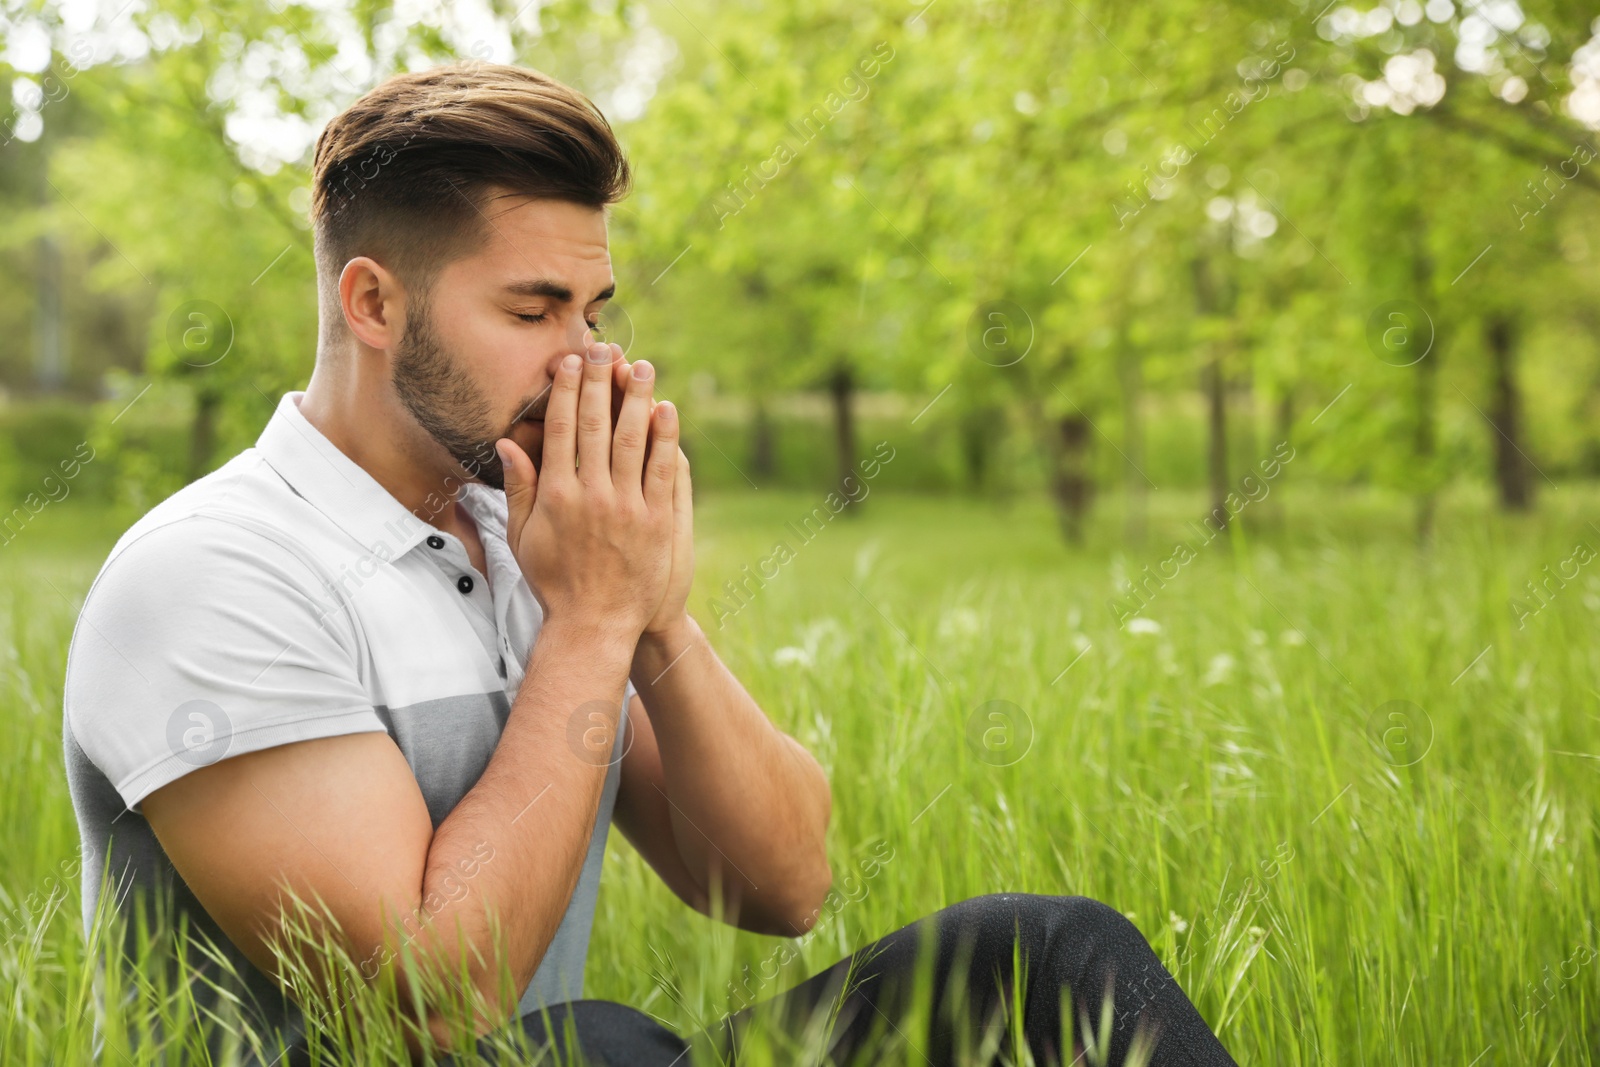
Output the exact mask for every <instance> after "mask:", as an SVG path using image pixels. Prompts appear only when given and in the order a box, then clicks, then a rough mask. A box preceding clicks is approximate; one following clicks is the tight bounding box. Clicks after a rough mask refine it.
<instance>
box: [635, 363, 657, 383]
mask: <svg viewBox="0 0 1600 1067" xmlns="http://www.w3.org/2000/svg"><path fill="white" fill-rule="evenodd" d="M654 373H655V370H654V369H653V368H652V367H651V366H650V361H649V360H644V359H641V360H639V361H638V362H637V363H635V364H634V365H633V376H634V377H635V378H637V379H638V380H639V381H641V382H643V381H648V380H649V378H650V375H652V374H654Z"/></svg>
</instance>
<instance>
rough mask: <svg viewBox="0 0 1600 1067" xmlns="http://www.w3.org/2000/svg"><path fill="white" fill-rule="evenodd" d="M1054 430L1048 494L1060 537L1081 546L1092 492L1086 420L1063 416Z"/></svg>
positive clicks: (1074, 413)
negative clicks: (1057, 522)
mask: <svg viewBox="0 0 1600 1067" xmlns="http://www.w3.org/2000/svg"><path fill="white" fill-rule="evenodd" d="M1054 430H1055V435H1054V436H1055V442H1054V446H1053V447H1052V448H1051V450H1050V454H1051V459H1052V463H1051V476H1050V490H1051V494H1052V495H1053V496H1054V497H1055V502H1056V515H1057V517H1058V519H1059V520H1060V522H1061V534H1062V536H1063V537H1065V538H1066V539H1067V540H1068V541H1069V542H1071V543H1072V544H1075V545H1079V544H1082V543H1083V526H1084V520H1085V519H1086V518H1087V517H1088V514H1089V497H1090V493H1091V490H1092V488H1093V486H1092V483H1091V481H1090V478H1089V419H1088V418H1087V417H1086V416H1085V415H1083V414H1082V413H1080V412H1078V411H1076V410H1074V411H1072V412H1070V413H1068V414H1065V415H1062V416H1061V417H1060V419H1058V420H1057V421H1056V424H1055V427H1054Z"/></svg>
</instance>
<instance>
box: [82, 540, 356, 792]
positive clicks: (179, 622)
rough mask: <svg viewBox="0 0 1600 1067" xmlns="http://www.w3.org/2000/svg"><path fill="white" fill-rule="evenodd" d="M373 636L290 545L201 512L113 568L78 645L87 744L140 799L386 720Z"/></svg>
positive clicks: (88, 605) (87, 606)
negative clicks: (367, 642)
mask: <svg viewBox="0 0 1600 1067" xmlns="http://www.w3.org/2000/svg"><path fill="white" fill-rule="evenodd" d="M360 663H361V655H360V644H359V638H358V635H357V633H356V631H355V628H354V625H353V624H352V622H351V620H350V617H349V615H348V613H347V612H346V610H345V608H344V607H343V605H342V602H341V601H340V600H339V598H338V597H337V596H336V594H335V592H334V590H333V588H332V586H331V585H329V584H328V583H326V582H324V581H323V580H321V579H320V578H319V577H318V576H317V574H316V573H315V571H314V570H313V569H312V567H311V566H310V565H309V564H307V563H306V562H305V561H304V560H303V559H302V558H301V557H300V556H299V555H297V554H296V553H295V552H293V551H291V550H290V549H289V548H287V547H285V546H284V545H282V544H279V543H278V542H277V541H276V540H274V539H272V538H271V537H268V536H267V535H265V534H263V533H260V532H257V531H255V530H252V529H249V528H247V527H244V526H240V525H237V524H234V523H231V522H228V521H225V520H222V519H218V518H214V517H209V516H189V517H187V518H183V519H179V520H177V521H176V522H172V523H169V524H167V525H165V526H161V527H157V528H156V529H154V530H151V531H149V532H148V533H144V534H142V535H140V536H139V537H138V538H137V539H136V540H134V541H133V542H131V543H130V544H128V545H127V546H126V547H125V548H123V549H122V550H121V551H120V552H117V553H115V554H114V555H113V557H112V558H111V560H110V561H108V562H107V564H106V566H105V567H104V568H102V570H101V572H100V575H99V577H98V578H97V579H96V580H95V583H94V585H93V586H92V587H91V588H90V591H89V594H88V597H87V598H86V600H85V603H84V606H83V610H82V611H81V612H80V613H79V616H78V622H77V627H76V629H75V630H74V632H73V637H72V645H71V648H70V650H69V652H68V656H67V677H66V687H65V709H64V710H65V714H66V718H67V724H68V726H69V728H70V729H71V730H72V732H73V735H74V736H75V738H76V739H77V742H78V745H79V747H81V748H82V749H83V750H84V752H85V753H86V754H87V755H88V756H89V758H90V760H91V761H92V762H93V763H94V764H95V766H97V767H98V768H99V769H100V771H101V772H102V773H103V774H104V775H105V776H106V777H107V778H108V779H109V780H110V781H111V783H112V785H114V786H115V787H116V790H117V792H118V793H119V794H120V795H121V797H122V800H123V803H125V804H127V805H128V807H130V808H132V809H134V810H135V811H137V810H138V805H139V802H140V801H141V800H143V799H144V797H146V796H147V795H149V793H151V792H152V791H153V790H155V789H158V788H160V787H161V786H163V785H166V784H167V783H168V782H171V781H174V780H176V779H178V778H180V777H182V776H183V775H184V774H186V773H188V772H189V771H190V770H193V769H194V768H196V767H203V766H207V765H209V764H212V763H215V762H217V761H218V760H221V759H224V758H227V757H229V756H237V755H241V754H243V753H246V752H254V751H258V750H260V749H265V748H272V747H274V746H276V745H283V744H288V743H290V742H294V741H308V740H312V739H315V738H321V737H332V736H335V735H338V734H347V733H361V732H367V731H384V730H386V727H385V726H384V723H383V720H382V719H381V718H380V717H379V715H378V712H377V710H376V709H375V708H374V707H373V702H372V700H371V698H370V695H369V693H368V691H367V688H366V686H365V685H364V684H363V682H362V678H361V674H362V672H361V669H360Z"/></svg>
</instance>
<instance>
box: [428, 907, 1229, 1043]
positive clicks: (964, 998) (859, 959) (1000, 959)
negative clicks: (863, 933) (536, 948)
mask: <svg viewBox="0 0 1600 1067" xmlns="http://www.w3.org/2000/svg"><path fill="white" fill-rule="evenodd" d="M922 938H928V939H930V941H934V942H936V944H937V951H936V952H935V953H933V959H932V968H931V973H928V972H926V971H925V975H926V977H928V978H931V988H932V997H933V999H932V1001H931V1002H928V1001H926V1000H923V1001H921V1003H923V1004H925V1005H926V1007H925V1008H924V1014H923V1015H922V1016H921V1018H923V1019H924V1020H926V1022H925V1023H924V1027H925V1029H923V1028H919V1029H922V1033H921V1038H920V1040H916V1041H913V1042H911V1044H912V1045H913V1046H917V1045H920V1046H921V1047H922V1048H923V1050H924V1051H925V1053H926V1057H927V1059H928V1061H929V1063H930V1064H931V1065H932V1067H946V1065H947V1064H950V1065H953V1064H956V1063H959V1062H961V1061H960V1060H958V1059H957V1058H956V1056H957V1052H958V1050H960V1049H971V1050H976V1049H978V1048H979V1047H980V1045H979V1041H980V1039H981V1037H982V1035H983V1032H984V1031H985V1029H986V1028H992V1029H994V1030H995V1031H997V1032H1001V1031H1004V1032H1006V1033H1007V1034H1008V1035H1009V1036H1006V1037H1005V1038H1004V1039H1003V1040H1002V1041H1001V1042H1000V1044H999V1046H998V1047H999V1048H1000V1049H1002V1050H1010V1049H1012V1048H1013V1046H1014V1043H1018V1044H1020V1043H1022V1042H1026V1044H1027V1045H1028V1047H1029V1048H1030V1049H1031V1050H1032V1052H1033V1055H1034V1060H1035V1062H1036V1063H1038V1064H1039V1065H1040V1067H1045V1065H1052V1064H1061V1065H1067V1064H1072V1063H1074V1062H1076V1063H1079V1064H1096V1065H1098V1064H1121V1063H1123V1062H1124V1060H1125V1059H1126V1058H1127V1057H1128V1052H1129V1049H1130V1047H1131V1046H1132V1044H1133V1042H1134V1040H1135V1035H1136V1034H1138V1035H1141V1036H1140V1037H1139V1041H1140V1043H1141V1044H1142V1045H1143V1046H1144V1047H1145V1048H1146V1049H1150V1047H1151V1045H1152V1044H1153V1045H1154V1048H1153V1055H1150V1056H1149V1058H1148V1059H1146V1060H1145V1062H1146V1063H1149V1064H1151V1065H1179V1064H1182V1065H1192V1067H1217V1065H1232V1064H1234V1060H1233V1058H1232V1057H1231V1056H1229V1055H1228V1053H1227V1051H1226V1050H1225V1049H1224V1048H1223V1047H1222V1044H1221V1043H1220V1042H1219V1041H1218V1040H1217V1038H1216V1036H1215V1035H1214V1034H1212V1032H1211V1030H1210V1028H1209V1027H1207V1026H1206V1023H1205V1020H1204V1019H1202V1018H1201V1017H1200V1013H1199V1012H1198V1011H1196V1010H1195V1007H1194V1005H1193V1004H1191V1003H1190V1002H1189V998H1188V997H1186V996H1185V995H1184V993H1183V990H1182V989H1180V988H1179V987H1178V984H1177V982H1176V981H1175V980H1174V979H1173V977H1172V975H1171V974H1170V973H1168V971H1167V969H1166V968H1165V967H1163V966H1162V965H1161V961H1160V960H1159V959H1157V958H1156V955H1155V952H1154V951H1152V950H1151V948H1150V945H1149V942H1147V941H1146V940H1145V939H1144V936H1143V935H1142V934H1140V933H1139V931H1138V929H1137V928H1136V927H1135V926H1134V925H1133V924H1132V923H1131V922H1129V921H1128V920H1127V919H1126V918H1124V917H1123V916H1122V914H1121V913H1120V912H1118V911H1116V910H1115V909H1114V908H1110V907H1108V906H1106V905H1105V904H1102V903H1100V902H1099V901H1096V900H1091V899H1089V898H1088V897H1058V896H1044V895H1039V894H1033V893H991V894H987V895H984V896H977V897H971V898H969V899H967V900H963V901H961V902H960V903H957V904H952V905H950V906H949V907H946V908H941V909H940V910H939V911H937V912H934V913H933V914H932V915H929V916H925V917H924V918H921V919H918V920H917V921H916V922H913V923H911V924H910V925H908V926H903V927H901V928H900V929H898V930H896V931H894V932H893V933H891V934H889V935H887V936H885V937H882V938H880V939H878V940H877V941H874V942H872V943H871V944H870V945H867V946H866V947H865V948H862V949H859V950H857V951H856V952H853V953H851V954H850V955H849V956H846V957H845V958H844V959H842V960H840V961H839V962H838V963H836V964H834V965H833V966H832V967H829V968H827V969H826V970H824V971H822V972H821V973H819V974H815V975H813V976H812V977H810V978H808V979H806V980H805V981H804V982H801V983H800V984H799V985H797V986H795V987H794V988H792V989H789V990H787V991H784V992H781V993H779V994H777V995H776V996H773V997H771V998H769V999H767V1000H762V1001H758V1002H756V1003H753V1004H750V1005H748V1006H746V1007H744V1008H742V1009H741V1010H739V1011H736V1012H734V1013H733V1014H731V1015H729V1016H727V1017H725V1018H724V1019H723V1020H722V1021H721V1022H720V1023H718V1024H717V1025H715V1026H713V1027H711V1028H710V1029H709V1030H707V1031H703V1032H702V1033H700V1034H697V1035H691V1037H690V1038H685V1037H681V1036H679V1035H678V1034H675V1033H673V1032H672V1031H671V1030H668V1029H667V1028H666V1027H664V1026H662V1025H661V1024H659V1023H657V1022H656V1021H655V1020H653V1019H651V1018H650V1017H649V1016H648V1015H645V1014H644V1013H643V1012H640V1011H637V1010H635V1009H633V1008H630V1007H628V1006H626V1005H623V1004H617V1003H613V1002H611V1001H605V1000H576V1001H568V1002H565V1003H562V1004H555V1005H551V1006H550V1008H549V1011H548V1019H547V1018H546V1015H545V1013H542V1012H534V1013H531V1014H529V1015H526V1016H524V1017H523V1018H522V1020H521V1024H520V1025H521V1028H522V1029H523V1030H524V1031H525V1032H526V1033H527V1034H528V1036H529V1039H530V1042H529V1043H530V1045H531V1047H533V1048H540V1047H543V1046H549V1047H550V1048H551V1050H552V1051H555V1052H557V1053H558V1054H557V1055H555V1056H554V1057H552V1056H550V1055H545V1056H544V1057H543V1058H539V1057H535V1059H534V1060H533V1061H517V1062H518V1063H519V1064H520V1063H526V1062H538V1063H541V1064H545V1063H560V1064H567V1063H588V1064H594V1065H604V1067H691V1054H690V1052H689V1048H690V1041H691V1040H694V1039H699V1043H700V1044H702V1045H704V1044H707V1043H709V1044H710V1045H711V1046H714V1047H715V1048H716V1049H717V1050H718V1051H719V1052H721V1053H723V1055H724V1057H725V1059H726V1060H728V1061H731V1062H734V1063H737V1062H738V1057H737V1053H738V1049H739V1046H740V1043H741V1040H742V1038H743V1037H744V1032H745V1030H746V1029H747V1028H748V1027H750V1026H751V1025H753V1024H754V1025H759V1026H761V1027H762V1028H763V1029H768V1028H771V1027H775V1028H777V1029H778V1030H779V1031H781V1032H782V1033H787V1034H795V1035H799V1034H801V1033H802V1031H804V1030H805V1029H806V1027H807V1024H808V1023H810V1024H812V1026H814V1027H816V1028H819V1029H820V1031H821V1033H823V1034H826V1035H827V1039H826V1040H827V1042H828V1044H827V1047H828V1048H829V1051H830V1058H829V1061H828V1062H832V1063H837V1064H840V1065H848V1064H870V1063H874V1062H876V1061H875V1059H874V1057H875V1054H876V1053H877V1052H878V1051H879V1050H882V1049H894V1048H896V1047H899V1048H902V1049H903V1048H904V1046H905V1044H906V1035H905V1034H904V1032H903V1029H902V1028H903V1027H905V1026H906V1025H908V1022H907V1019H906V1012H907V1008H908V1005H910V1003H911V1001H912V997H913V996H914V995H915V990H914V978H915V972H916V969H917V960H918V947H919V939H922ZM1014 952H1015V953H1016V954H1017V955H1019V956H1020V958H1021V961H1022V967H1021V971H1020V974H1018V973H1017V971H1018V969H1017V968H1016V967H1014V965H1013V953H1014ZM852 965H853V966H854V968H855V973H854V974H851V975H849V982H848V986H847V985H846V975H847V972H849V971H850V969H851V967H852ZM927 966H928V965H927V964H926V963H924V964H923V967H924V968H927ZM1019 977H1020V979H1021V983H1020V984H1021V986H1022V992H1021V993H1020V994H1015V993H1013V992H1012V991H1013V990H1014V989H1015V987H1016V985H1017V984H1018V981H1017V980H1018V978H1019ZM841 994H843V995H842V996H841ZM1108 994H1109V998H1110V1003H1107V998H1108ZM925 995H926V990H925V991H924V996H925ZM1068 995H1070V998H1071V1000H1070V1005H1071V1007H1070V1015H1071V1017H1072V1025H1071V1026H1070V1028H1069V1029H1068V1033H1069V1036H1068V1039H1067V1040H1068V1042H1069V1043H1070V1044H1071V1045H1072V1047H1071V1048H1068V1049H1066V1050H1065V1051H1064V1052H1063V1049H1062V1048H1061V1035H1062V1029H1063V1027H1062V1012H1061V1008H1062V1001H1063V1000H1064V999H1065V998H1066V996H1068ZM940 1005H944V1008H943V1010H939V1006H940ZM957 1006H959V1008H958V1007H957ZM835 1007H837V1013H836V1014H832V1009H834V1008H835ZM1015 1017H1020V1020H1021V1023H1020V1031H1021V1032H1020V1033H1016V1032H1015V1031H1016V1030H1017V1029H1018V1028H1017V1027H1015V1026H1014V1025H1013V1023H1014V1020H1015ZM986 1024H987V1025H986ZM574 1034H575V1035H576V1038H577V1045H578V1046H579V1052H578V1053H574V1051H573V1050H572V1048H571V1043H570V1037H571V1036H572V1035H574ZM992 1041H993V1039H992V1038H991V1047H994V1046H993V1043H992ZM1105 1045H1109V1054H1108V1055H1106V1056H1104V1057H1102V1056H1101V1055H1100V1054H1099V1051H1098V1050H1099V1049H1101V1048H1103V1047H1104V1046H1105ZM769 1047H773V1048H779V1049H781V1046H777V1045H770V1046H769ZM795 1047H798V1046H795ZM805 1047H807V1048H816V1047H817V1046H816V1045H815V1044H807V1045H806V1046H805ZM1085 1048H1089V1049H1092V1050H1094V1051H1091V1052H1090V1053H1088V1054H1084V1050H1085ZM490 1049H491V1046H490V1045H489V1041H488V1039H487V1038H486V1039H484V1040H483V1041H482V1042H480V1044H479V1055H480V1056H481V1057H482V1058H483V1059H486V1060H488V1062H490V1063H495V1062H499V1063H501V1064H503V1065H506V1067H509V1064H510V1063H511V1062H512V1061H510V1060H506V1059H501V1060H498V1061H497V1060H496V1059H495V1056H494V1054H493V1053H492V1052H491V1051H490ZM729 1053H732V1055H731V1056H730V1055H728V1054H729ZM580 1054H581V1058H580ZM1080 1057H1081V1058H1080ZM903 1058H904V1057H903V1055H898V1054H897V1055H896V1056H895V1057H894V1059H895V1062H900V1061H901V1060H902V1059H903ZM1012 1059H1013V1061H1014V1060H1015V1059H1016V1057H1015V1055H1012ZM444 1062H445V1063H446V1064H449V1065H450V1067H465V1065H463V1064H460V1063H459V1061H455V1060H446V1061H444ZM778 1062H785V1060H784V1057H783V1056H782V1053H781V1051H780V1053H779V1058H778ZM789 1062H795V1063H799V1062H802V1059H801V1057H799V1056H798V1055H796V1056H795V1057H794V1058H793V1059H792V1060H791V1061H789ZM807 1062H812V1063H815V1062H818V1060H817V1057H816V1055H815V1054H813V1055H812V1056H811V1057H810V1058H809V1060H808V1061H807Z"/></svg>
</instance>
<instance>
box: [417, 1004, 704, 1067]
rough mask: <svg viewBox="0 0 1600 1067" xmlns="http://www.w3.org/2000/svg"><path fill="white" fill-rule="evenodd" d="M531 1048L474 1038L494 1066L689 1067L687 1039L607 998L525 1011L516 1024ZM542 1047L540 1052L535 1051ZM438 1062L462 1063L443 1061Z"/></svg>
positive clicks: (445, 1065) (450, 1066)
mask: <svg viewBox="0 0 1600 1067" xmlns="http://www.w3.org/2000/svg"><path fill="white" fill-rule="evenodd" d="M517 1025H519V1026H520V1027H521V1029H522V1031H523V1032H524V1033H525V1034H526V1035H527V1045H528V1048H529V1049H530V1050H531V1051H530V1053H528V1054H525V1055H519V1054H517V1053H515V1052H510V1051H508V1052H504V1053H498V1052H497V1051H496V1050H495V1048H494V1041H493V1039H492V1038H490V1037H484V1038H481V1039H479V1041H478V1049H477V1055H478V1057H479V1059H478V1061H477V1064H474V1065H473V1067H478V1064H493V1065H495V1067H513V1065H516V1067H523V1065H525V1064H537V1065H539V1067H580V1065H581V1067H690V1058H689V1055H688V1052H687V1050H688V1048H689V1044H688V1042H687V1041H685V1040H684V1039H683V1038H681V1037H679V1036H678V1035H677V1034H675V1033H673V1032H672V1031H671V1030H669V1029H667V1028H666V1027H665V1026H662V1025H661V1024H660V1023H658V1022H656V1021H655V1020H654V1019H652V1018H650V1016H648V1015H646V1014H645V1013H644V1012H642V1011H639V1010H637V1009H635V1008H630V1007H628V1006H627V1005H626V1004H618V1003H616V1002H615V1001H610V1000H569V1001H564V1002H562V1003H560V1004H551V1005H549V1006H548V1008H547V1010H545V1011H533V1012H529V1013H528V1014H527V1015H524V1016H523V1017H522V1018H521V1020H520V1022H519V1023H518V1024H517ZM541 1049H543V1050H546V1051H544V1052H543V1054H542V1056H541V1055H540V1053H539V1050H541ZM439 1067H465V1065H459V1064H457V1063H456V1061H455V1060H441V1061H439Z"/></svg>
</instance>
